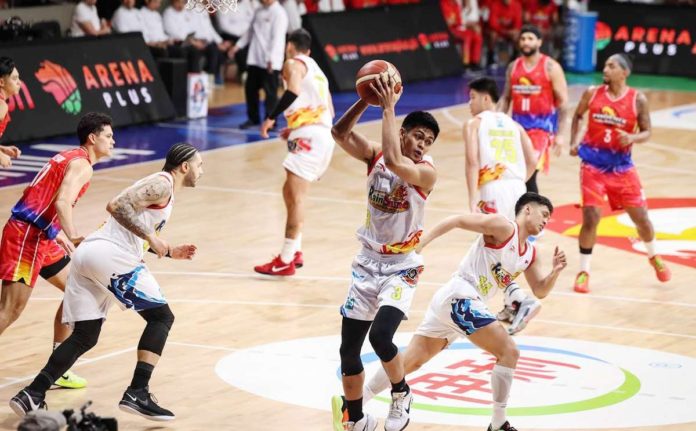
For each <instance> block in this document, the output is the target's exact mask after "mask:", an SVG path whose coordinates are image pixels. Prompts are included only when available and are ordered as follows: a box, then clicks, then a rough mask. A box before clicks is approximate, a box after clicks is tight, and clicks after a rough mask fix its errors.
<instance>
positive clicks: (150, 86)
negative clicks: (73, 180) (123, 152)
mask: <svg viewBox="0 0 696 431" xmlns="http://www.w3.org/2000/svg"><path fill="white" fill-rule="evenodd" d="M2 55H6V56H8V57H11V58H12V59H14V61H15V63H16V65H17V70H18V71H19V75H20V79H21V81H22V89H21V91H20V93H19V94H18V95H16V96H13V97H12V98H10V100H9V101H8V103H9V107H10V116H11V118H12V121H11V122H10V124H9V126H8V127H7V130H6V131H5V135H4V136H3V139H2V141H3V143H7V142H17V141H23V140H29V139H36V138H44V137H47V136H54V135H62V134H68V133H75V129H76V127H77V123H78V121H79V119H80V117H81V115H82V114H84V113H86V112H90V111H100V112H104V113H107V114H109V115H111V117H112V118H113V119H114V124H115V125H116V126H127V125H129V124H135V123H143V122H149V121H158V120H162V119H165V118H171V117H173V116H174V107H173V105H172V102H171V99H170V98H169V95H168V94H167V91H166V89H165V87H164V85H163V84H162V80H161V79H160V76H159V72H158V71H157V66H156V64H155V62H154V60H153V58H152V55H151V54H150V51H149V49H148V48H147V46H146V45H145V42H143V39H142V37H141V35H140V34H138V33H129V34H122V35H115V36H110V37H100V38H75V39H61V40H57V41H46V42H32V43H30V44H15V45H10V46H7V47H3V50H2Z"/></svg>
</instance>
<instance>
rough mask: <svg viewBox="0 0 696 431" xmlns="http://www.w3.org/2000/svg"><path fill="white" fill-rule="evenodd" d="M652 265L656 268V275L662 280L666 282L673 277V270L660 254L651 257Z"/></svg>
mask: <svg viewBox="0 0 696 431" xmlns="http://www.w3.org/2000/svg"><path fill="white" fill-rule="evenodd" d="M650 265H652V267H653V268H655V275H656V276H657V279H658V280H660V281H661V282H663V283H665V282H667V281H669V280H671V279H672V271H670V270H669V268H668V267H667V265H665V263H664V262H663V261H662V258H661V257H660V256H657V255H655V256H653V257H651V258H650Z"/></svg>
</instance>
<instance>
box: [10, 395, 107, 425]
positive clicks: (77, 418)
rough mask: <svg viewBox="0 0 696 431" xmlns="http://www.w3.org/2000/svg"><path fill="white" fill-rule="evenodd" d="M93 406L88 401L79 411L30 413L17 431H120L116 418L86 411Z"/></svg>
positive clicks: (38, 411) (37, 411) (40, 411)
mask: <svg viewBox="0 0 696 431" xmlns="http://www.w3.org/2000/svg"><path fill="white" fill-rule="evenodd" d="M91 404H92V401H88V402H87V403H85V405H83V406H82V407H81V408H80V409H79V410H77V411H75V410H72V409H70V410H63V411H62V412H55V411H54V412H51V411H46V410H36V411H32V412H29V413H28V414H27V415H26V416H25V417H24V419H23V420H22V422H21V423H20V424H19V427H18V428H17V431H61V430H63V429H67V430H68V431H118V423H117V422H116V419H115V418H102V417H99V416H97V415H95V414H94V413H91V412H89V413H88V412H87V411H86V410H87V408H88V407H89V406H90V405H91ZM66 426H67V428H65V427H66Z"/></svg>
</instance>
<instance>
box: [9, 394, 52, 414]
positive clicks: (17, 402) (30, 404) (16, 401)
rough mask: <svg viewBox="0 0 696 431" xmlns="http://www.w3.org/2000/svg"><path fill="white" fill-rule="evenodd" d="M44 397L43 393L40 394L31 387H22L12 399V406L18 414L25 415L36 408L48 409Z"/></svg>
mask: <svg viewBox="0 0 696 431" xmlns="http://www.w3.org/2000/svg"><path fill="white" fill-rule="evenodd" d="M44 398H45V397H44V396H43V395H39V394H37V393H35V392H33V391H30V390H29V389H22V390H21V391H19V393H18V394H17V395H15V396H14V397H12V399H11V400H10V408H11V409H12V411H13V412H15V413H16V414H17V416H20V417H23V416H24V415H26V414H27V413H29V412H31V411H34V410H39V409H44V410H46V402H45V401H44Z"/></svg>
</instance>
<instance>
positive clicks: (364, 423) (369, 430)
mask: <svg viewBox="0 0 696 431" xmlns="http://www.w3.org/2000/svg"><path fill="white" fill-rule="evenodd" d="M376 429H377V419H375V418H373V417H372V416H370V415H368V414H367V413H365V416H363V417H362V419H360V420H359V421H357V422H346V426H345V431H375V430H376Z"/></svg>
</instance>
